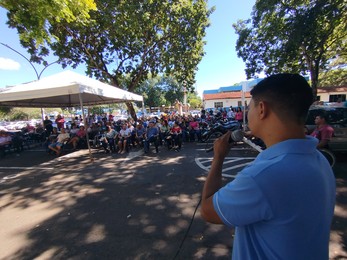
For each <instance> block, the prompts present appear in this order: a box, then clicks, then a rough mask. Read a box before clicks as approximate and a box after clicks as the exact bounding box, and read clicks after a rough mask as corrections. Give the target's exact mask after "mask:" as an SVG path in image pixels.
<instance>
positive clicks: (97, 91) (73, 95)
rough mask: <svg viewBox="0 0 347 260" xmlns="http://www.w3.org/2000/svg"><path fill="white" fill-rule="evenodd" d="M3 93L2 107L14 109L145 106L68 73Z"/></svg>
mask: <svg viewBox="0 0 347 260" xmlns="http://www.w3.org/2000/svg"><path fill="white" fill-rule="evenodd" d="M0 91H1V92H0V106H13V107H40V108H44V107H77V106H83V105H84V106H91V105H100V104H111V103H119V102H126V101H140V102H143V97H142V96H140V95H137V94H134V93H131V92H128V91H125V90H123V89H119V88H116V87H114V86H111V85H108V84H105V83H102V82H100V81H98V80H95V79H92V78H89V77H86V76H83V75H80V74H78V73H75V72H72V71H69V70H67V71H63V72H61V73H58V74H55V75H52V76H48V77H45V78H42V79H40V80H37V81H32V82H29V83H24V84H20V85H17V86H13V87H8V88H4V89H2V90H0Z"/></svg>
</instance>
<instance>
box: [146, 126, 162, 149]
mask: <svg viewBox="0 0 347 260" xmlns="http://www.w3.org/2000/svg"><path fill="white" fill-rule="evenodd" d="M158 136H159V129H158V127H157V126H156V122H155V121H154V120H151V121H149V126H148V128H147V131H146V133H145V140H144V150H145V153H148V152H149V144H150V143H154V146H155V151H156V153H158V152H159V149H158V145H159V144H158Z"/></svg>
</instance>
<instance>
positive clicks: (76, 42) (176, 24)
mask: <svg viewBox="0 0 347 260" xmlns="http://www.w3.org/2000/svg"><path fill="white" fill-rule="evenodd" d="M28 1H29V0H28ZM95 2H96V5H97V10H96V11H91V12H90V18H91V19H90V22H89V23H88V24H86V25H84V24H81V23H73V22H70V23H68V22H67V21H59V23H51V24H49V26H48V31H49V33H50V34H51V35H54V37H55V41H54V42H51V43H49V47H50V48H51V49H52V50H53V52H54V54H55V55H57V56H58V57H59V58H60V60H64V61H62V62H61V64H62V66H63V67H65V66H67V65H68V64H69V65H71V66H72V67H77V66H78V65H80V64H85V65H86V67H87V71H86V73H87V74H88V75H90V76H94V77H95V78H97V79H99V80H102V81H104V82H107V83H109V84H111V85H114V86H121V85H122V84H121V83H122V82H126V81H125V80H124V79H125V78H126V77H129V78H130V80H128V81H127V82H128V84H127V85H126V89H127V90H129V91H132V92H133V91H135V89H136V88H137V87H138V86H139V85H140V83H141V82H143V81H145V80H146V79H147V78H148V76H149V75H152V76H153V77H155V76H156V75H158V74H159V73H164V74H166V75H171V76H173V77H174V78H176V79H177V80H178V82H183V81H184V80H185V81H186V82H187V86H193V84H194V82H195V73H196V70H197V65H198V63H199V62H200V61H201V59H202V56H203V55H204V50H203V47H204V44H205V43H204V41H203V38H204V36H205V30H206V27H208V26H209V20H208V17H209V15H210V14H211V12H212V11H213V9H208V8H207V1H205V0H194V1H182V0H164V1H154V0H146V1H113V0H96V1H95ZM9 18H10V19H11V16H9ZM11 22H12V21H11ZM22 27H25V25H22ZM17 28H18V26H17ZM24 47H26V46H24ZM43 50H44V49H43V48H41V49H40V48H38V49H33V48H32V49H30V53H31V55H32V57H35V58H36V59H40V58H41V59H43V58H42V56H41V55H40V54H45V52H43ZM45 51H46V50H45ZM41 61H42V60H41ZM38 62H40V60H38ZM127 106H128V109H129V111H130V112H131V115H132V117H133V118H136V114H135V111H134V108H133V106H132V104H131V103H127Z"/></svg>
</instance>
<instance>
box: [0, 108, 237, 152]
mask: <svg viewBox="0 0 347 260" xmlns="http://www.w3.org/2000/svg"><path fill="white" fill-rule="evenodd" d="M238 110H239V109H238V108H236V109H230V110H229V111H226V110H225V111H220V114H221V116H222V117H223V118H235V119H236V113H237V112H238ZM214 119H215V116H214V115H213V114H212V113H209V112H205V111H204V110H203V111H201V115H196V116H191V115H179V114H175V113H172V114H168V115H166V114H165V115H161V116H159V117H152V118H150V117H141V118H138V120H137V121H134V120H133V119H131V118H129V119H128V120H115V119H114V117H113V116H112V115H107V114H102V115H91V116H88V117H87V118H86V121H85V122H86V127H85V126H84V122H83V120H82V118H81V116H79V117H77V116H76V117H74V118H73V121H72V124H71V127H70V128H69V127H68V126H67V125H68V124H67V122H65V119H64V117H63V116H62V115H58V116H57V118H56V120H53V121H52V120H51V119H49V118H48V117H47V116H46V117H45V120H43V122H42V125H41V124H40V125H37V126H35V127H34V126H31V125H29V124H28V125H27V126H26V127H25V128H24V129H23V130H22V132H23V133H26V134H28V135H30V136H31V138H32V139H37V140H44V146H45V147H46V149H47V151H48V152H54V153H55V154H57V155H60V154H61V148H62V147H65V145H66V146H67V147H69V149H72V150H76V149H79V148H82V147H83V148H86V147H87V138H86V136H87V134H88V139H89V141H90V142H89V144H90V143H92V147H102V148H103V150H104V152H105V153H119V154H124V153H127V152H129V150H130V149H132V148H138V149H144V152H145V153H147V152H149V151H150V149H149V147H150V146H151V145H153V147H154V148H155V152H159V147H161V146H165V147H166V148H167V149H169V150H174V151H180V150H181V149H182V144H183V143H187V142H200V141H201V134H202V132H201V129H202V128H203V126H204V125H206V124H207V123H208V122H213V120H214ZM53 122H55V123H56V124H57V127H53V125H54V124H53ZM62 133H63V134H64V135H62ZM67 135H68V137H67ZM59 136H60V137H59ZM62 136H65V138H62ZM0 146H1V144H0ZM0 149H1V147H0Z"/></svg>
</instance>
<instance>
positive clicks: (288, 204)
mask: <svg viewBox="0 0 347 260" xmlns="http://www.w3.org/2000/svg"><path fill="white" fill-rule="evenodd" d="M317 142H318V141H317V140H316V139H314V138H312V137H310V136H308V137H306V139H291V140H287V141H284V142H281V143H278V144H275V145H273V146H271V147H269V148H268V149H266V150H265V151H263V152H262V153H260V154H259V155H258V156H257V158H256V159H255V160H254V161H253V163H252V164H250V165H248V166H247V167H246V168H244V169H243V170H242V171H241V172H240V173H239V174H238V175H237V176H236V178H235V180H234V181H232V182H230V183H228V184H227V185H226V186H224V187H223V188H221V189H220V190H219V191H218V192H217V193H216V194H215V195H214V196H213V204H214V209H215V211H216V212H217V214H218V215H219V217H220V218H221V220H222V221H223V222H224V223H225V225H227V226H229V227H235V237H234V245H233V252H232V259H233V260H237V259H242V260H245V259H251V260H254V259H291V260H292V259H296V260H298V259H305V260H307V259H315V260H316V259H328V258H329V234H330V225H331V222H332V218H333V214H334V206H335V189H336V187H335V178H334V175H333V171H332V169H331V167H330V165H329V163H328V162H327V160H326V159H325V157H324V156H323V155H322V154H321V153H320V152H319V151H317V149H316V145H317Z"/></svg>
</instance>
